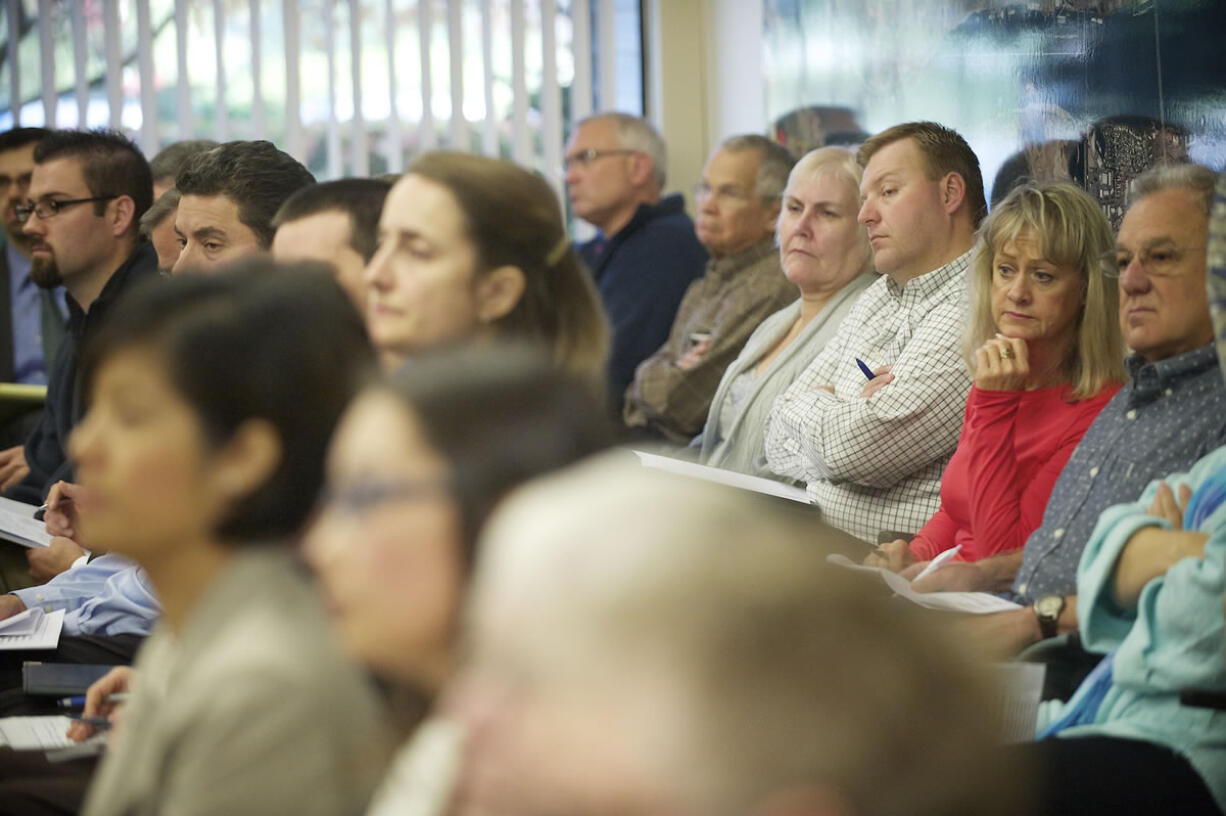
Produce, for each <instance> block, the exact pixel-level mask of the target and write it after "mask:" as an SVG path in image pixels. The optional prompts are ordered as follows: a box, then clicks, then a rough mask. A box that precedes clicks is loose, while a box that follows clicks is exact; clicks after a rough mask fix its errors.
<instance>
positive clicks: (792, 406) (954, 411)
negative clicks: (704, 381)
mask: <svg viewBox="0 0 1226 816" xmlns="http://www.w3.org/2000/svg"><path fill="white" fill-rule="evenodd" d="M859 160H860V164H861V165H862V166H863V167H864V178H863V180H862V181H861V183H860V198H861V201H862V202H863V204H862V206H861V207H860V214H859V221H860V223H861V224H864V225H865V226H866V227H867V228H868V236H869V244H870V245H871V246H872V248H873V263H874V265H875V266H876V267H877V271H878V272H881V273H882V275H881V278H880V279H879V280H878V281H877V282H876V283H874V284H872V285H871V286H869V287H868V288H867V289H865V290H864V293H863V294H862V295H860V299H859V300H858V301H857V302H856V305H855V306H854V307H852V310H851V312H850V313H849V314H848V315H847V318H846V319H845V320H844V321H843V323H842V325H841V326H840V327H839V331H838V334H836V335H835V336H834V338H833V339H832V340H831V341H830V342H829V343H828V344H827V345H826V347H825V348H824V349H822V351H821V353H819V354H818V355H817V357H815V358H814V360H813V362H812V363H811V364H810V365H809V367H808V368H807V369H805V372H804V373H803V374H802V375H801V376H800V377H799V378H798V379H797V380H796V382H795V383H793V384H792V385H791V386H790V387H789V388H788V390H787V391H785V392H784V393H783V395H782V396H781V397H779V399H778V400H776V401H775V405H774V408H773V409H772V410H771V413H770V417H769V419H768V420H767V429H766V458H767V462H768V464H769V465H770V468H771V470H773V471H774V472H776V473H778V474H780V475H783V476H788V477H791V478H793V479H798V480H801V481H804V482H806V483H807V485H808V492H809V497H810V498H811V499H812V500H813V502H814V503H815V504H817V505H819V506H820V507H821V509H822V514H823V516H824V517H825V519H826V521H828V522H829V523H830V524H833V525H834V526H836V527H839V528H840V529H842V530H845V531H847V532H849V533H851V534H852V535H855V536H858V537H860V538H862V539H865V540H866V541H875V540H876V539H877V538H878V536H879V535H880V534H881V533H883V532H889V533H890V536H889V538H892V539H897V538H903V537H906V535H907V534H910V533H914V532H915V531H917V530H919V528H920V527H922V526H923V525H924V523H925V522H927V521H928V519H929V518H931V516H932V514H933V513H935V512H936V510H937V507H938V506H939V505H940V498H941V497H940V489H941V474H942V472H943V471H944V470H945V464H946V463H947V462H948V461H949V458H950V457H951V456H952V455H953V452H954V449H955V448H956V447H957V444H958V434H959V433H960V432H961V430H962V419H963V413H964V408H965V406H966V397H967V394H968V393H969V392H970V388H971V378H970V376H969V375H968V374H967V371H966V364H965V363H964V362H963V360H962V348H961V346H962V327H963V324H964V323H965V319H966V318H965V303H964V301H965V300H966V277H967V268H968V266H969V264H970V258H971V246H972V244H973V243H974V240H975V228H976V227H977V226H978V224H979V221H980V220H981V219H982V218H983V216H984V214H985V213H986V211H987V207H986V206H985V204H984V196H983V178H982V176H981V175H980V172H979V160H978V159H977V158H976V157H975V153H974V152H973V151H972V150H971V148H970V146H969V145H968V144H967V143H966V141H965V140H964V139H963V138H962V137H961V136H959V135H958V134H957V133H955V132H954V131H952V130H950V129H949V128H946V127H942V126H941V125H938V124H936V123H934V122H908V123H906V124H902V125H896V126H895V127H892V128H889V129H888V130H885V131H883V132H882V133H879V134H877V135H876V136H874V137H873V138H871V139H869V140H868V141H867V142H865V143H864V145H863V146H861V148H860V153H859ZM857 360H862V361H864V364H865V367H866V368H871V374H872V377H871V379H870V380H869V381H867V382H866V380H865V375H864V374H862V373H861V368H860V367H859V366H858V365H857Z"/></svg>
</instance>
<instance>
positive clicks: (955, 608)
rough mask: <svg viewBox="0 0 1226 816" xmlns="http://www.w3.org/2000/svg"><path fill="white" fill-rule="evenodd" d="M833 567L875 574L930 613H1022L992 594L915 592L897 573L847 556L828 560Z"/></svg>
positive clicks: (1014, 605)
mask: <svg viewBox="0 0 1226 816" xmlns="http://www.w3.org/2000/svg"><path fill="white" fill-rule="evenodd" d="M826 560H827V561H829V562H830V563H831V564H838V565H839V566H840V567H846V568H847V569H853V570H856V571H858V572H875V573H877V574H878V575H880V576H881V579H882V580H883V581H885V582H886V584H887V585H889V587H890V589H892V590H894V592H895V593H897V594H898V595H901V596H902V597H904V598H906V599H907V600H908V601H911V602H912V603H915V604H919V605H920V606H923V607H927V608H928V609H942V610H945V611H946V612H970V613H971V614H974V615H986V614H989V613H991V612H1007V611H1009V610H1010V609H1021V607H1020V606H1019V605H1018V604H1015V603H1014V602H1013V601H1007V600H1005V599H1004V598H1000V597H997V596H996V595H993V594H991V593H990V592H916V591H915V590H914V589H912V588H911V582H910V581H908V580H907V579H906V578H903V577H902V576H901V575H899V574H898V573H896V572H891V571H890V570H887V569H881V568H880V567H866V566H864V565H863V564H857V563H856V562H854V561H852V560H851V559H850V558H848V557H846V556H844V555H831V556H827V558H826Z"/></svg>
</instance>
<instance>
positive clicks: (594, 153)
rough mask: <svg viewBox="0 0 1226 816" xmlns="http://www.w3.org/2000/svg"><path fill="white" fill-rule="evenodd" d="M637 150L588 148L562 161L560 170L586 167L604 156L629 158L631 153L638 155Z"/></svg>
mask: <svg viewBox="0 0 1226 816" xmlns="http://www.w3.org/2000/svg"><path fill="white" fill-rule="evenodd" d="M638 152H639V151H637V150H597V149H596V148H594V147H589V148H588V149H587V150H578V151H575V152H574V153H571V154H570V155H569V156H567V157H566V158H564V159H562V169H563V170H569V169H570V168H571V165H575V164H577V165H579V166H580V167H587V166H588V165H590V164H591V163H592V162H594V161H596V160H597V159H603V158H604V157H605V156H629V155H631V154H632V153H638Z"/></svg>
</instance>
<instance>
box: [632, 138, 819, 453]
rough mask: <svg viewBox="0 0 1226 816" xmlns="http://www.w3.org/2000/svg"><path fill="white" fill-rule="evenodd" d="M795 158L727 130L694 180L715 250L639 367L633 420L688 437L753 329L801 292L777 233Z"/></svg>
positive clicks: (703, 225)
mask: <svg viewBox="0 0 1226 816" xmlns="http://www.w3.org/2000/svg"><path fill="white" fill-rule="evenodd" d="M793 164H794V160H793V159H792V155H791V154H790V153H788V152H787V150H785V149H784V148H783V147H782V146H781V145H779V144H777V143H775V142H772V141H771V140H770V139H767V138H766V137H764V136H758V135H745V136H733V137H731V138H729V139H726V140H725V141H724V142H723V143H722V144H721V145H720V146H719V147H717V148H716V149H715V152H714V153H712V154H711V157H710V158H709V159H708V160H707V166H706V167H705V168H704V169H703V175H702V181H700V182H699V183H698V184H696V185H695V186H694V200H695V202H696V204H697V205H698V223H697V225H696V226H695V233H696V234H697V236H698V241H699V243H701V244H702V245H703V247H704V248H705V249H706V250H707V252H708V253H710V255H711V259H710V260H709V261H708V262H707V268H706V272H705V274H704V275H703V276H702V277H701V278H699V279H698V280H696V281H694V282H693V283H691V284H690V286H689V288H688V289H687V290H686V292H685V297H684V298H682V299H681V306H680V307H679V308H678V310H677V317H676V319H675V320H674V321H673V326H672V329H671V331H670V332H669V335H668V340H666V341H665V342H664V345H663V346H661V347H660V349H659V350H658V351H657V352H656V353H655V354H653V355H651V356H650V357H648V358H647V359H646V360H644V361H643V362H641V363H639V366H638V370H637V371H635V375H634V382H632V383H631V384H630V387H629V388H628V389H627V390H626V401H625V409H624V411H623V417H624V419H625V422H626V425H627V426H629V427H630V428H643V429H645V430H646V431H647V433H648V434H649V435H651V436H656V437H662V438H663V439H665V440H667V441H669V442H672V443H674V444H678V445H684V444H686V443H688V442H689V441H690V439H691V438H693V437H694V436H695V435H696V434H697V433H698V432H699V431H701V430H702V426H703V423H704V422H705V421H706V419H707V411H708V409H710V407H711V399H712V398H713V397H714V396H715V389H716V388H717V387H718V386H719V381H720V378H721V377H722V376H723V374H724V369H725V368H727V367H728V365H729V363H731V362H732V361H733V360H735V359H736V356H737V354H739V353H740V351H741V347H742V346H744V345H745V341H746V340H748V339H749V335H751V334H753V330H754V329H756V328H757V327H758V324H759V323H761V322H762V321H763V320H765V319H766V318H767V317H769V316H770V315H772V314H774V313H775V312H777V311H779V310H780V309H782V308H783V307H784V306H786V305H788V304H789V303H791V302H792V301H794V300H796V287H795V286H793V285H792V284H791V283H790V282H788V280H787V278H785V277H784V275H783V269H782V268H781V267H780V266H779V251H778V249H776V248H775V240H774V237H775V221H776V220H777V219H778V217H779V202H780V198H781V196H782V195H783V189H784V187H785V186H786V185H787V181H788V173H789V172H791V169H792V165H793Z"/></svg>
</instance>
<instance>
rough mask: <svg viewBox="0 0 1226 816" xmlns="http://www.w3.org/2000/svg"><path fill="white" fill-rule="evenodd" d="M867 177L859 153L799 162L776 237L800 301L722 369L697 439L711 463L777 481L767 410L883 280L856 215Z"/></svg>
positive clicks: (824, 153)
mask: <svg viewBox="0 0 1226 816" xmlns="http://www.w3.org/2000/svg"><path fill="white" fill-rule="evenodd" d="M860 178H861V170H860V165H859V164H858V163H857V162H856V157H855V155H854V154H853V153H851V152H849V151H847V150H844V149H842V148H837V147H831V148H819V149H817V150H814V151H813V152H811V153H809V154H807V155H805V156H804V157H803V158H801V159H800V161H798V162H797V163H796V166H795V167H794V168H792V172H791V175H790V176H789V177H788V183H787V189H786V190H785V191H784V193H783V207H782V209H781V210H780V212H779V221H778V224H777V225H776V233H775V235H776V239H775V240H776V242H777V243H778V245H779V249H778V252H779V258H780V264H781V266H782V267H783V274H784V276H785V277H786V279H787V281H788V282H789V283H790V284H791V285H792V286H794V287H795V288H796V289H797V290H799V292H800V297H799V299H797V300H796V301H794V302H793V303H792V304H791V305H790V306H785V307H784V308H783V309H781V310H779V311H778V312H776V313H775V314H773V315H771V316H770V317H768V318H767V319H766V320H764V321H762V324H761V325H760V326H758V327H757V328H756V329H755V330H754V332H753V334H751V335H750V336H749V339H748V340H747V341H746V342H745V346H744V348H743V349H742V350H741V353H740V356H738V357H737V358H736V359H735V360H734V361H733V362H732V363H731V365H729V366H728V367H727V370H726V371H725V372H724V375H723V379H722V380H721V381H720V383H719V387H718V388H717V389H716V391H715V397H714V398H713V399H712V401H711V408H710V410H709V411H708V413H707V422H706V425H705V426H704V428H703V431H702V435H701V437H700V438H698V439H696V440H694V444H695V445H699V446H700V453H699V459H700V461H702V463H703V464H707V465H711V466H714V467H720V468H725V469H728V470H735V471H739V472H741V473H747V474H750V475H752V476H762V477H767V478H778V476H777V475H776V474H775V473H773V472H772V471H771V470H770V469H769V468H768V467H767V464H766V451H765V448H764V445H765V442H764V437H765V434H766V417H767V413H768V412H769V411H770V408H771V405H772V404H773V402H774V400H775V398H776V397H777V396H779V395H780V394H782V393H783V392H784V391H785V390H786V389H787V388H788V386H790V385H791V384H792V383H793V382H794V381H795V379H796V377H797V376H798V375H799V374H800V373H801V372H802V371H804V369H805V368H806V367H807V366H808V365H809V363H810V362H812V360H813V358H814V357H816V356H817V354H818V352H820V351H821V350H822V348H823V347H825V345H826V343H828V342H829V341H830V339H831V338H832V337H834V335H835V332H837V331H838V328H839V325H840V324H841V323H842V322H843V318H844V317H846V316H847V314H848V312H849V311H851V307H852V306H853V305H854V304H855V302H856V298H857V297H859V295H860V293H862V292H863V291H864V290H865V289H866V288H868V286H869V284H871V283H872V282H873V281H874V280H876V276H875V275H874V274H873V272H872V262H873V258H872V251H871V249H870V247H869V244H868V234H867V233H866V232H865V230H864V228H863V227H861V226H860V225H859V223H857V221H856V213H857V211H858V210H859V208H860Z"/></svg>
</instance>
